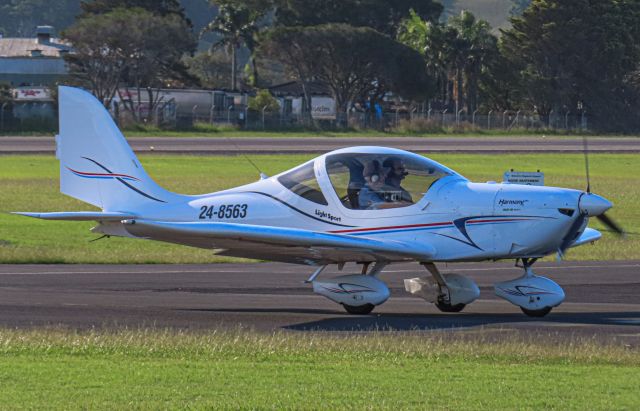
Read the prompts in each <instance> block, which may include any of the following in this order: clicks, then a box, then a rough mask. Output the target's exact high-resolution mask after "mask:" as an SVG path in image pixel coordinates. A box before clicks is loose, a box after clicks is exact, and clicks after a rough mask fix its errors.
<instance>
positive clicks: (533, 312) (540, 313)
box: [520, 307, 552, 318]
mask: <svg viewBox="0 0 640 411" xmlns="http://www.w3.org/2000/svg"><path fill="white" fill-rule="evenodd" d="M520 309H521V310H522V312H523V313H525V314H526V315H528V316H529V317H537V318H540V317H544V316H545V315H547V314H549V313H550V312H551V309H552V307H544V308H541V309H539V310H528V309H526V308H524V307H520Z"/></svg>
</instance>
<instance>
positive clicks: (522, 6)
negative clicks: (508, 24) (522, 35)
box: [509, 0, 531, 17]
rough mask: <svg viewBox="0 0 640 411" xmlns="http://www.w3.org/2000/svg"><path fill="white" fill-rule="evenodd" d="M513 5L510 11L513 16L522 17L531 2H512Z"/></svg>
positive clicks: (521, 0) (517, 0) (520, 0)
mask: <svg viewBox="0 0 640 411" xmlns="http://www.w3.org/2000/svg"><path fill="white" fill-rule="evenodd" d="M511 2H512V3H513V5H512V6H511V9H510V10H509V14H511V16H514V17H515V16H520V15H522V13H523V12H524V11H525V10H526V9H527V7H529V5H531V0H511Z"/></svg>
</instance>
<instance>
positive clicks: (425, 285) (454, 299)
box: [404, 263, 480, 313]
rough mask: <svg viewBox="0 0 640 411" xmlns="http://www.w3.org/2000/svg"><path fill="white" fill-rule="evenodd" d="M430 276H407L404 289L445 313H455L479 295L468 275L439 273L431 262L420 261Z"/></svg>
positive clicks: (478, 290)
mask: <svg viewBox="0 0 640 411" xmlns="http://www.w3.org/2000/svg"><path fill="white" fill-rule="evenodd" d="M421 265H422V266H423V267H424V268H426V269H427V271H429V273H430V274H431V276H430V277H418V278H408V279H405V280H404V287H405V289H406V290H407V291H408V292H409V293H411V294H414V295H417V296H418V297H421V298H423V299H424V300H426V301H428V302H430V303H433V304H435V306H436V307H437V308H438V309H439V310H440V311H442V312H445V313H457V312H460V311H462V310H463V309H464V307H466V306H467V304H471V303H472V302H473V301H475V300H476V299H477V298H478V297H479V296H480V289H479V288H478V286H477V285H476V283H475V282H474V281H473V280H472V279H470V278H469V277H465V276H463V275H460V274H453V273H451V274H441V273H440V271H438V268H437V267H436V266H435V264H433V263H421Z"/></svg>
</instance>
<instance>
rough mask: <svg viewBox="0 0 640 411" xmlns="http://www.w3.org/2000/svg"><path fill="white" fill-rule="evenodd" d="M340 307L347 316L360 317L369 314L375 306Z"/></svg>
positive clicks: (346, 305)
mask: <svg viewBox="0 0 640 411" xmlns="http://www.w3.org/2000/svg"><path fill="white" fill-rule="evenodd" d="M342 306H343V307H344V309H345V310H346V311H347V312H348V313H349V314H360V315H364V314H369V313H370V312H371V311H373V308H374V307H375V305H373V304H365V305H348V304H342Z"/></svg>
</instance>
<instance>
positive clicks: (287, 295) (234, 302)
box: [0, 261, 640, 346]
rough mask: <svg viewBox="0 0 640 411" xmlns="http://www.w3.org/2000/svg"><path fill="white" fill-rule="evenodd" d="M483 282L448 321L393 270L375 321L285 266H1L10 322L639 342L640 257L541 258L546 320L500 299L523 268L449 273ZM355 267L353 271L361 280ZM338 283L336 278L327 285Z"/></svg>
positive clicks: (414, 268)
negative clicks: (498, 292) (550, 284)
mask: <svg viewBox="0 0 640 411" xmlns="http://www.w3.org/2000/svg"><path fill="white" fill-rule="evenodd" d="M440 267H441V270H442V271H443V272H457V273H461V274H464V275H468V276H470V277H471V278H473V279H474V280H475V281H476V282H477V283H478V285H479V286H480V289H481V296H480V299H479V300H478V301H476V302H474V303H473V304H471V305H469V306H468V307H467V308H466V309H465V310H464V311H463V312H461V313H457V314H444V313H441V312H439V311H438V310H437V309H436V308H435V307H434V306H433V305H431V304H427V303H425V302H424V301H423V300H421V299H419V298H416V297H413V296H411V295H409V294H407V293H406V292H405V291H404V289H403V286H402V284H403V283H402V280H403V279H404V278H411V277H415V276H423V275H425V273H426V272H425V271H424V270H423V269H422V268H421V267H419V266H418V265H417V264H398V265H392V266H389V267H387V269H386V270H385V271H384V272H383V274H382V276H381V279H383V280H384V281H386V282H387V283H388V284H389V286H390V288H391V292H392V296H391V298H390V299H389V301H387V302H386V303H385V304H384V305H382V306H379V307H376V309H375V310H374V312H373V313H372V314H371V315H366V316H354V315H349V314H346V313H345V312H344V311H343V310H342V308H341V307H340V306H338V305H337V304H334V303H332V302H331V301H329V300H327V299H325V298H324V297H321V296H317V295H315V294H313V292H312V291H311V287H310V286H309V285H308V284H304V280H305V279H306V278H307V276H308V275H309V274H310V272H311V271H312V270H311V269H310V268H309V267H304V266H295V265H287V264H277V263H263V264H216V265H0V326H4V327H19V328H30V327H43V326H56V327H57V326H61V327H68V328H75V329H86V328H92V327H107V328H110V327H123V326H126V327H160V328H164V327H170V328H180V329H195V330H201V329H214V328H216V329H219V328H237V327H247V328H252V329H256V330H260V331H272V330H297V331H304V330H319V331H331V332H347V331H367V330H404V331H424V332H433V331H437V330H446V331H449V332H456V333H478V332H482V333H485V334H493V335H504V333H516V334H520V335H527V336H530V337H532V338H535V337H536V336H541V337H542V336H549V335H553V336H555V338H561V339H562V338H565V337H575V336H579V337H587V338H592V337H593V338H597V339H598V340H604V341H616V342H622V343H624V344H630V345H633V346H640V261H597V262H566V261H565V262H559V263H556V262H539V263H537V264H536V265H535V266H534V269H535V270H536V272H537V273H538V274H539V275H544V276H548V277H551V278H553V279H554V280H555V281H557V282H558V283H559V284H560V285H561V286H562V287H563V288H564V289H565V292H566V295H567V299H566V301H565V302H564V303H563V304H562V305H561V306H560V307H557V308H555V309H554V310H553V311H552V312H551V314H549V315H548V316H547V317H544V318H541V319H534V318H529V317H526V316H525V315H524V314H522V313H521V312H520V310H519V309H518V308H517V307H515V306H513V305H511V304H509V303H507V302H506V301H503V300H501V299H499V298H497V297H495V295H494V294H493V287H492V284H493V283H495V282H497V281H503V280H507V279H511V278H515V277H517V276H519V275H521V269H519V268H516V267H514V266H513V264H512V263H469V264H448V265H444V264H443V265H441V266H440ZM356 270H357V267H356V266H355V265H351V266H349V265H347V267H345V272H343V273H353V272H356ZM334 275H338V272H337V271H336V270H335V269H334V270H327V271H326V272H325V273H323V277H325V278H326V277H329V276H334Z"/></svg>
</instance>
